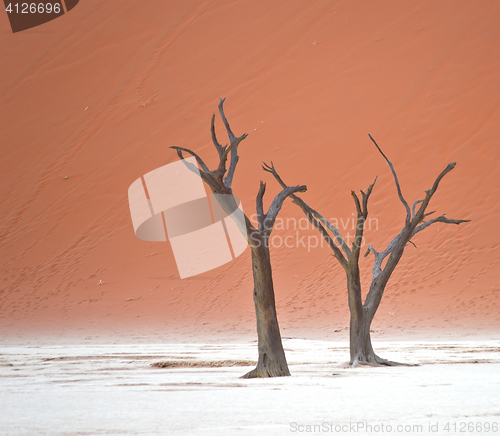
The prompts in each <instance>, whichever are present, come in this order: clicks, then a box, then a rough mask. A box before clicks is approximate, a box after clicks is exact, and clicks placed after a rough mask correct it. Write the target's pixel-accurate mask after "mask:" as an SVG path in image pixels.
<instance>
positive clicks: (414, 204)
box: [411, 200, 424, 219]
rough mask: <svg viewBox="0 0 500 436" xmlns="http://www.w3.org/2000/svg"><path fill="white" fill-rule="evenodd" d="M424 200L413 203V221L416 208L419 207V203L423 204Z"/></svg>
mask: <svg viewBox="0 0 500 436" xmlns="http://www.w3.org/2000/svg"><path fill="white" fill-rule="evenodd" d="M423 201H424V200H417V201H415V202H414V203H413V206H412V213H411V217H412V219H413V218H415V207H416V206H417V204H419V203H422V202H423Z"/></svg>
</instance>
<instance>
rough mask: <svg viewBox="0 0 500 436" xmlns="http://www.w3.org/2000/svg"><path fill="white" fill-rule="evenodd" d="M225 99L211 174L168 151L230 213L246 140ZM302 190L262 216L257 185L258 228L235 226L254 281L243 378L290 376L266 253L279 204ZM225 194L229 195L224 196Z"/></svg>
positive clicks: (285, 193)
mask: <svg viewBox="0 0 500 436" xmlns="http://www.w3.org/2000/svg"><path fill="white" fill-rule="evenodd" d="M224 101H225V99H221V100H220V103H219V113H220V116H221V118H222V121H223V123H224V126H225V128H226V132H227V135H228V137H229V145H226V146H222V145H221V144H220V143H219V141H218V139H217V136H216V134H215V114H214V115H213V116H212V123H211V129H210V130H211V133H212V141H213V143H214V146H215V148H216V150H217V152H218V154H219V165H218V167H217V168H216V169H215V170H213V171H211V170H209V168H208V167H207V165H205V163H204V162H203V160H202V159H201V158H200V157H199V156H198V155H197V154H196V153H195V152H193V151H191V150H188V149H186V148H181V147H171V148H173V149H175V150H177V154H178V156H179V157H180V158H181V159H183V152H185V153H189V154H191V155H192V156H194V157H195V158H196V161H197V163H198V166H199V167H200V168H201V170H200V171H199V174H200V176H201V178H202V179H203V181H204V182H205V183H206V184H207V185H208V186H209V187H210V189H211V190H212V192H213V193H214V194H226V195H220V196H216V198H217V200H218V201H219V203H220V204H221V206H222V208H223V209H224V210H225V211H227V212H228V213H231V212H232V211H233V210H234V209H235V208H234V197H233V196H232V195H233V191H232V182H233V177H234V173H235V170H236V165H237V164H238V160H239V157H238V146H239V144H240V143H241V141H243V140H244V139H245V138H246V137H247V134H246V133H245V134H243V135H242V136H240V137H236V136H235V135H234V134H233V132H232V131H231V128H230V126H229V123H228V121H227V119H226V116H225V115H224V108H223V104H224ZM229 155H230V164H229V169H228V170H226V162H227V160H228V157H229ZM306 189H307V188H306V186H303V185H301V186H293V187H288V186H287V187H286V188H283V190H282V191H281V192H280V193H279V194H278V195H277V196H276V197H275V198H274V200H273V201H272V203H271V206H270V207H269V209H268V211H267V213H264V206H263V198H264V193H265V190H266V184H265V183H263V182H260V188H259V192H258V194H257V200H256V208H257V221H258V227H257V228H255V227H254V226H253V224H252V223H251V222H250V220H249V219H248V217H247V216H246V215H244V222H243V220H242V221H241V222H237V223H236V224H237V225H238V226H239V228H240V230H241V231H242V233H243V234H244V235H245V237H246V238H247V241H248V244H249V245H250V249H251V252H252V271H253V280H254V291H253V300H254V304H255V315H256V318H257V335H258V349H259V360H258V363H257V366H256V368H255V369H253V370H252V371H250V372H249V373H248V374H245V375H244V376H243V378H254V377H280V376H288V375H290V371H289V370H288V364H287V362H286V357H285V351H284V350H283V344H282V342H281V334H280V330H279V325H278V318H277V316H276V304H275V297H274V286H273V274H272V268H271V256H270V253H269V238H270V235H271V232H272V230H273V226H274V223H275V221H276V217H277V216H278V213H279V211H280V210H281V207H282V206H283V202H284V201H285V199H286V198H287V197H289V196H290V195H293V194H294V193H297V192H304V191H306ZM227 194H229V195H227Z"/></svg>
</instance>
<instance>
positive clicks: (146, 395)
mask: <svg viewBox="0 0 500 436" xmlns="http://www.w3.org/2000/svg"><path fill="white" fill-rule="evenodd" d="M373 345H374V348H375V351H376V353H377V354H378V355H380V356H381V357H384V358H387V359H391V360H396V361H400V362H405V363H416V364H419V365H420V366H415V367H403V366H401V367H380V368H374V367H367V366H359V367H357V368H355V369H353V368H350V367H348V365H347V364H346V363H345V362H346V361H347V360H348V357H349V350H348V348H347V346H346V344H345V342H342V343H339V342H328V341H314V340H303V339H284V347H285V351H286V356H287V360H288V363H289V367H290V371H291V373H292V377H284V378H274V379H252V380H245V379H240V378H239V377H240V376H241V375H243V374H245V373H246V372H247V371H248V370H249V369H251V368H250V367H244V366H217V365H229V364H231V362H228V361H255V360H256V358H257V347H256V343H255V342H246V343H236V344H234V343H233V344H222V343H221V344H213V343H210V344H193V343H191V344H155V345H152V344H133V345H123V344H120V345H116V344H114V345H106V344H99V345H95V344H92V345H74V346H71V345H43V346H42V345H24V346H12V345H10V346H5V345H4V346H0V392H1V393H0V433H1V434H3V435H34V434H42V435H45V434H46V435H87V434H93V435H94V434H96V435H100V434H105V435H176V434H187V435H240V434H241V435H247V434H248V435H287V434H352V433H354V434H446V435H452V434H469V435H472V434H481V435H483V434H491V435H495V434H500V430H499V429H498V426H499V425H500V341H494V340H482V341H446V342H444V341H439V342H430V341H412V342H408V341H398V342H395V341H391V342H387V341H384V342H381V341H378V342H377V341H375V342H374V344H373ZM161 361H163V362H164V361H168V362H172V363H171V365H174V366H170V367H166V368H155V367H152V366H151V364H152V363H155V362H161ZM186 362H193V363H189V364H188V363H186ZM214 362H215V363H214ZM217 362H218V363H217ZM221 362H222V363H221ZM177 363H178V364H179V365H180V366H176V364H177ZM189 365H191V366H189ZM193 365H201V366H193ZM495 423H496V424H495ZM486 428H488V430H486ZM495 429H496V430H495ZM436 430H437V431H436ZM462 430H463V431H462Z"/></svg>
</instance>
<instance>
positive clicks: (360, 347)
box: [264, 135, 470, 367]
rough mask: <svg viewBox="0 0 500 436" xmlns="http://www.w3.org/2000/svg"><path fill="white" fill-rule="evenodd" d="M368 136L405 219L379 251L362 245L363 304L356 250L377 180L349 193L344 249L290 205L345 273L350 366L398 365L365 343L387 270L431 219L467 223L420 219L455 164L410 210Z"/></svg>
mask: <svg viewBox="0 0 500 436" xmlns="http://www.w3.org/2000/svg"><path fill="white" fill-rule="evenodd" d="M369 137H370V139H371V140H372V141H373V143H374V144H375V146H376V147H377V149H378V151H379V152H380V153H381V155H382V156H383V157H384V159H385V160H386V162H387V164H388V165H389V167H390V169H391V171H392V175H393V177H394V182H395V184H396V188H397V192H398V197H399V199H400V201H401V203H402V204H403V205H404V207H405V210H406V218H405V225H404V227H403V229H402V230H401V231H400V232H399V234H398V235H397V236H396V237H395V238H394V239H393V240H392V241H391V242H390V244H389V245H388V247H387V248H386V249H385V250H383V251H381V252H379V251H377V250H375V248H373V247H372V246H371V245H368V250H367V252H366V254H365V257H366V256H368V254H369V253H370V252H372V253H373V254H374V256H375V260H374V264H373V268H372V273H373V277H372V282H371V285H370V290H369V292H368V294H367V296H366V298H365V301H364V302H363V300H362V295H361V279H360V270H359V256H360V254H361V246H362V241H363V234H364V229H365V222H366V219H367V217H368V200H369V198H370V195H371V193H372V190H373V187H374V185H375V182H376V180H377V179H375V181H374V182H373V183H372V184H371V185H370V186H369V187H368V189H367V190H366V191H360V192H361V198H359V197H358V195H357V194H356V192H354V191H351V195H352V197H353V199H354V204H355V206H356V212H357V223H356V233H355V237H354V241H353V243H352V246H351V247H349V246H348V244H347V243H346V242H345V240H344V239H343V237H342V236H341V234H340V232H339V231H338V229H337V228H336V227H334V226H333V225H332V224H331V223H330V222H329V221H328V220H327V219H326V218H325V217H324V216H323V215H321V214H320V213H319V212H317V211H316V210H314V209H312V208H311V207H310V206H309V205H308V204H306V203H305V202H304V201H303V200H302V199H301V198H300V197H298V196H297V195H295V194H292V195H291V198H292V199H293V203H295V204H297V205H298V206H299V207H300V208H301V209H302V211H303V212H304V213H305V215H306V216H307V218H308V220H309V221H310V222H311V224H312V225H313V226H314V227H315V228H316V229H318V231H319V232H320V233H321V235H322V236H323V238H324V239H325V241H326V242H327V243H328V245H329V247H330V248H331V249H332V251H333V256H334V257H335V258H336V259H337V261H338V262H339V263H340V265H341V266H342V268H343V269H344V271H345V273H346V277H347V296H348V303H349V311H350V314H351V319H350V329H349V342H350V362H349V363H350V364H351V365H352V366H353V367H355V366H356V365H357V364H359V363H363V364H368V365H374V366H380V365H388V366H393V365H398V363H397V362H392V361H389V360H386V359H382V358H380V357H379V356H377V355H376V354H375V352H374V351H373V347H372V343H371V337H370V326H371V323H372V321H373V318H374V316H375V313H376V312H377V309H378V307H379V305H380V302H381V300H382V297H383V295H384V290H385V287H386V285H387V282H388V281H389V278H390V277H391V274H392V273H393V271H394V269H395V268H396V266H397V264H398V262H399V261H400V260H401V257H402V256H403V252H404V250H405V247H406V246H407V244H409V243H410V244H413V242H412V241H411V239H412V238H413V237H414V236H415V235H416V234H417V233H419V232H421V231H422V230H424V229H426V228H427V227H429V226H430V225H432V224H434V223H444V224H461V223H465V222H468V221H470V220H455V219H449V218H446V217H445V216H444V215H441V216H438V217H436V218H433V219H430V220H428V221H426V218H427V217H428V216H429V215H431V214H433V213H434V212H428V213H426V210H427V207H428V206H429V202H430V201H431V198H432V196H433V195H434V194H435V192H436V190H437V188H438V186H439V182H440V181H441V179H442V178H443V177H444V176H445V175H446V174H448V173H449V172H450V171H451V170H452V169H453V168H455V165H456V164H455V163H450V164H449V165H448V166H447V167H446V168H445V169H444V170H443V171H442V172H441V174H439V176H438V177H437V178H436V180H435V182H434V184H433V186H432V188H431V189H429V190H428V191H426V192H425V198H424V199H422V200H417V201H415V202H414V203H413V206H412V208H410V206H409V205H408V203H407V202H406V200H405V199H404V197H403V194H402V193H401V187H400V185H399V181H398V177H397V175H396V172H395V170H394V167H393V165H392V163H391V162H390V161H389V159H387V157H386V155H385V154H384V153H383V152H382V150H381V149H380V147H379V146H378V145H377V143H376V142H375V140H374V139H373V138H372V137H371V135H369ZM264 170H265V171H267V172H270V173H271V174H273V175H274V177H275V178H276V180H277V181H278V182H279V183H280V185H281V186H282V187H283V189H286V184H285V183H284V182H283V180H282V179H281V177H280V176H279V175H278V173H277V172H276V170H275V168H274V166H273V165H272V163H271V165H266V164H264ZM417 206H418V209H417ZM388 256H389V258H388V259H387V262H386V263H385V265H384V266H383V265H382V264H383V262H384V260H385V259H386V258H387V257H388Z"/></svg>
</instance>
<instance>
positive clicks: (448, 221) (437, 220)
mask: <svg viewBox="0 0 500 436" xmlns="http://www.w3.org/2000/svg"><path fill="white" fill-rule="evenodd" d="M468 222H470V220H454V219H450V218H446V217H445V216H444V215H441V216H438V217H437V218H434V219H431V220H429V221H426V222H425V223H423V224H420V225H419V226H418V227H416V228H415V230H413V234H412V236H415V235H416V234H417V233H419V232H421V231H422V230H424V229H425V228H427V227H429V226H430V225H431V224H434V223H444V224H462V223H468Z"/></svg>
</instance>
